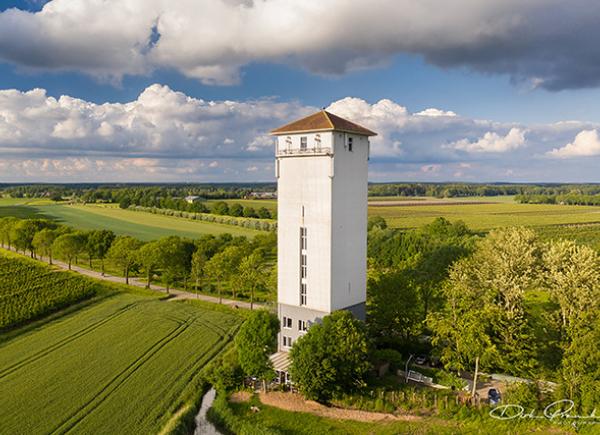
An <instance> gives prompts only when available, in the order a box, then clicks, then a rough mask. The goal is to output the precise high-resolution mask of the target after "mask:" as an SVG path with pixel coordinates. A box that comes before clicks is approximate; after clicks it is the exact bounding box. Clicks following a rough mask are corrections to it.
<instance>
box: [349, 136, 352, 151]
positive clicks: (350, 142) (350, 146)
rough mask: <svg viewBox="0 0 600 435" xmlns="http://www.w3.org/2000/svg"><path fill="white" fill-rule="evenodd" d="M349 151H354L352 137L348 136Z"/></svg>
mask: <svg viewBox="0 0 600 435" xmlns="http://www.w3.org/2000/svg"><path fill="white" fill-rule="evenodd" d="M348 151H352V138H351V137H349V138H348Z"/></svg>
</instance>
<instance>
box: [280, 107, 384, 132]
mask: <svg viewBox="0 0 600 435" xmlns="http://www.w3.org/2000/svg"><path fill="white" fill-rule="evenodd" d="M311 131H342V132H345V133H354V134H360V135H364V136H376V135H377V133H375V132H374V131H371V130H369V129H368V128H365V127H363V126H361V125H358V124H355V123H354V122H352V121H348V120H347V119H344V118H340V117H339V116H337V115H334V114H333V113H329V112H327V111H325V110H321V111H319V112H317V113H313V114H312V115H309V116H307V117H306V118H302V119H299V120H297V121H294V122H290V123H289V124H286V125H284V126H283V127H279V128H276V129H274V130H271V134H273V135H279V134H288V133H307V132H311Z"/></svg>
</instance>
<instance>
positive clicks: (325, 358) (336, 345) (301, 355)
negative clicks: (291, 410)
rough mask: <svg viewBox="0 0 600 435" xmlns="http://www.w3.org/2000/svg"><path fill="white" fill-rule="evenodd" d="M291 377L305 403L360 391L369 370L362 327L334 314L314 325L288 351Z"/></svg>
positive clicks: (347, 314) (347, 315) (340, 313)
mask: <svg viewBox="0 0 600 435" xmlns="http://www.w3.org/2000/svg"><path fill="white" fill-rule="evenodd" d="M290 358H291V360H292V363H291V365H290V374H291V376H292V379H293V381H294V384H295V385H297V386H298V389H299V390H300V392H301V393H302V394H304V396H305V397H306V398H307V399H312V400H318V401H320V402H327V401H329V400H330V399H331V398H333V397H335V396H337V395H339V394H342V393H346V392H350V391H352V390H356V389H358V388H361V387H363V386H364V385H365V384H364V376H365V375H366V373H367V371H368V370H369V368H370V367H371V365H370V363H369V346H368V341H367V334H366V331H365V325H364V323H363V322H361V321H360V320H357V319H355V318H354V317H353V316H352V314H350V312H348V311H345V310H340V311H336V312H334V313H332V314H330V315H328V316H325V318H324V319H323V322H322V323H320V324H319V323H315V324H313V325H312V326H311V327H310V328H309V330H308V332H307V333H306V335H304V336H303V337H301V338H299V339H298V340H297V341H296V343H294V346H293V347H292V350H291V351H290Z"/></svg>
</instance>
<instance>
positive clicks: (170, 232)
mask: <svg viewBox="0 0 600 435" xmlns="http://www.w3.org/2000/svg"><path fill="white" fill-rule="evenodd" d="M5 201H7V200H6V199H5V198H4V199H0V217H2V216H17V217H21V218H32V217H45V218H48V219H53V220H55V221H57V222H59V223H62V224H65V225H69V226H72V227H74V228H77V229H80V230H92V229H106V230H112V231H114V232H115V233H116V234H119V235H130V236H133V237H136V238H138V239H140V240H154V239H158V238H160V237H165V236H181V237H189V238H197V237H200V236H202V235H204V234H215V235H216V234H222V233H230V234H232V235H234V236H248V237H253V236H254V235H256V234H260V233H261V232H260V231H257V230H253V229H249V228H242V227H238V226H233V225H224V224H217V223H212V222H202V221H192V220H188V219H182V218H176V217H171V216H163V215H155V214H151V213H144V212H135V211H130V210H122V209H120V208H118V207H116V206H99V205H63V204H42V205H38V204H33V205H28V204H18V203H12V204H10V205H6V206H4V202H5Z"/></svg>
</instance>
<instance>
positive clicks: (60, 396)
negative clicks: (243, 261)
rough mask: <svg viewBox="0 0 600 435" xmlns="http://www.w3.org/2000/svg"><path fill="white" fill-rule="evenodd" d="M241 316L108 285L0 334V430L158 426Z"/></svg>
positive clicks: (136, 430) (137, 429)
mask: <svg viewBox="0 0 600 435" xmlns="http://www.w3.org/2000/svg"><path fill="white" fill-rule="evenodd" d="M239 324H240V318H239V317H238V316H237V315H235V314H233V313H231V314H230V313H227V312H222V311H214V310H212V309H210V308H207V307H204V306H200V305H197V304H194V303H190V302H169V301H166V300H161V299H159V298H158V297H156V296H154V295H148V296H146V295H144V294H142V293H141V292H139V294H138V293H127V292H116V293H114V294H112V295H109V296H106V297H104V298H102V299H99V300H97V301H95V302H94V303H92V304H88V305H86V306H83V307H81V308H79V309H78V310H77V311H75V312H71V313H69V314H64V315H62V316H60V317H56V318H54V319H50V320H48V321H47V322H45V323H43V324H42V325H35V327H33V328H23V329H22V331H18V330H17V331H16V334H15V331H12V332H11V335H10V336H8V335H5V336H3V335H1V334H0V391H2V394H1V395H0V433H6V434H42V433H66V432H69V431H75V432H77V433H93V434H101V433H158V432H159V431H160V429H161V428H162V427H163V426H164V425H165V423H166V422H167V420H169V418H170V417H171V416H172V415H173V414H174V413H175V412H176V411H177V410H178V409H179V408H180V406H181V405H182V400H184V398H185V397H186V395H188V394H189V393H190V388H192V386H194V385H195V384H196V382H197V380H198V377H199V375H201V370H202V368H203V367H204V366H205V365H206V364H207V363H208V362H209V361H210V360H211V359H212V358H214V357H215V356H216V355H217V354H218V353H219V352H221V351H222V350H223V348H224V347H225V346H226V344H227V343H228V342H230V341H231V338H232V337H233V335H234V334H235V332H236V331H237V328H238V326H239Z"/></svg>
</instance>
